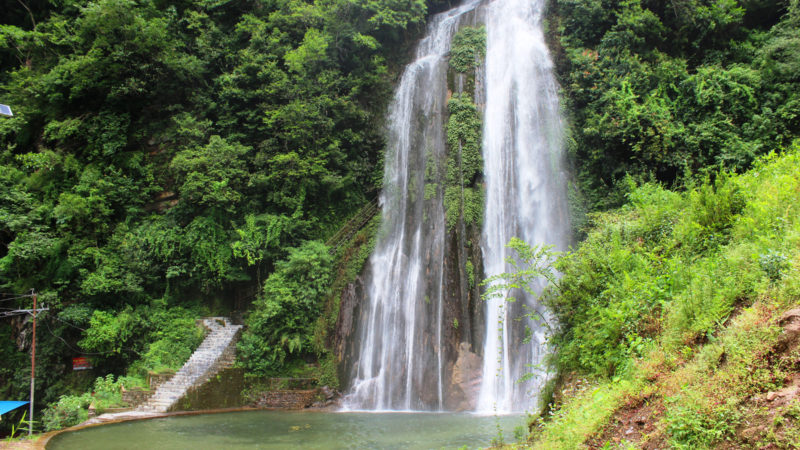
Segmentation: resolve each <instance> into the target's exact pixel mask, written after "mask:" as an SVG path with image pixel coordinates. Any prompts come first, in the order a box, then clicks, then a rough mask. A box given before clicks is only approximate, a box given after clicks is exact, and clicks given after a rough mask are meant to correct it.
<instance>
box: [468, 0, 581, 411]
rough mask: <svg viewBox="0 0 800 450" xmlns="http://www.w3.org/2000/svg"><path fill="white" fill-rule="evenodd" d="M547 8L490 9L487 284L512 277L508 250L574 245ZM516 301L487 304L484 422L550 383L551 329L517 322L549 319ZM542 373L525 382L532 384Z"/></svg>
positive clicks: (524, 405) (518, 406)
mask: <svg viewBox="0 0 800 450" xmlns="http://www.w3.org/2000/svg"><path fill="white" fill-rule="evenodd" d="M544 7H545V0H497V1H495V2H493V3H491V4H490V5H489V8H488V13H487V23H486V28H487V30H486V31H487V42H486V45H487V51H486V55H487V57H486V109H485V113H484V127H483V155H484V176H485V179H486V189H487V194H486V209H485V211H486V214H485V219H484V227H483V255H484V271H485V275H486V276H487V277H489V276H492V275H497V274H500V273H503V272H506V271H508V266H507V264H506V262H505V259H506V257H507V256H510V255H509V254H508V251H507V250H508V249H507V248H506V247H505V245H506V244H507V243H508V241H509V240H510V239H511V238H512V237H519V238H521V239H523V240H524V241H526V242H528V243H529V244H539V245H553V246H555V247H556V249H559V250H563V249H565V247H566V245H567V239H568V234H569V226H568V213H567V206H566V205H567V201H566V175H565V174H564V173H563V164H562V154H561V153H562V134H563V131H562V122H561V117H560V115H559V104H558V95H557V92H558V86H557V84H556V81H555V79H554V76H553V64H552V62H551V60H550V57H549V54H548V49H547V45H546V42H545V38H544V33H543V31H542V25H541V21H542V15H543V10H544ZM513 294H514V295H513V296H514V297H515V298H518V299H519V300H518V301H517V302H515V303H506V302H505V301H504V300H503V299H491V300H489V301H487V302H486V303H487V304H486V307H487V314H486V339H485V345H484V349H483V381H482V383H481V390H480V395H479V397H478V406H477V410H478V411H480V412H499V413H503V412H511V411H521V410H524V409H528V408H531V407H533V406H535V400H536V393H537V392H538V391H539V389H540V388H541V387H542V385H543V383H544V382H545V381H546V380H545V374H544V373H541V370H542V369H541V368H540V367H537V366H538V365H540V364H541V363H542V359H543V357H544V349H545V342H544V341H545V337H546V336H545V329H544V327H543V326H542V324H540V323H538V322H536V321H533V320H525V321H521V322H515V321H512V318H516V317H520V315H521V314H522V313H524V307H523V305H527V307H528V308H531V309H533V310H536V311H537V312H538V313H539V314H545V315H546V311H544V309H543V308H542V307H541V305H539V304H538V303H537V302H536V300H535V299H531V298H525V296H524V295H523V294H522V293H513ZM526 328H528V330H530V333H528V332H526ZM526 335H528V336H526ZM526 337H528V338H529V342H528V343H524V341H525V338H526ZM537 372H538V373H539V374H538V376H534V377H532V378H531V379H530V380H528V381H526V382H522V383H520V382H518V380H520V379H521V377H522V376H523V375H524V374H526V373H537Z"/></svg>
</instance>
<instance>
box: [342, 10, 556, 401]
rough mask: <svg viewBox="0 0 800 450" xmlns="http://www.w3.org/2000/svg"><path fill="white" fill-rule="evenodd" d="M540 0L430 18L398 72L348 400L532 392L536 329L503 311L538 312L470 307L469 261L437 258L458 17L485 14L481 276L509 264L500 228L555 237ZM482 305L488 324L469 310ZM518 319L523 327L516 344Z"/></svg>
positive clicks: (447, 248)
mask: <svg viewBox="0 0 800 450" xmlns="http://www.w3.org/2000/svg"><path fill="white" fill-rule="evenodd" d="M543 3H544V0H494V1H488V2H487V1H486V0H473V1H468V2H467V3H465V4H464V5H462V6H459V7H457V8H454V9H452V10H450V11H447V12H445V13H442V14H438V15H436V16H434V17H433V18H432V19H431V22H430V25H429V27H428V32H427V35H426V36H425V38H423V40H422V41H420V44H419V45H418V47H417V52H416V59H415V61H414V62H412V63H411V64H410V65H409V66H408V67H407V68H406V69H405V71H404V73H403V75H402V78H401V80H400V84H399V86H398V89H397V91H396V93H395V97H394V100H393V102H392V105H391V108H390V116H389V124H390V125H389V132H388V142H389V149H388V152H387V156H386V167H385V172H384V191H383V193H382V197H381V203H382V205H383V217H382V225H381V230H380V232H379V234H378V238H377V243H376V247H375V251H374V253H373V254H372V256H371V258H370V262H369V265H368V269H367V277H366V279H367V282H366V286H365V291H366V294H365V296H364V297H365V298H364V300H363V304H362V306H361V310H360V314H359V315H358V319H357V323H358V329H357V330H358V331H357V335H356V341H355V343H354V345H355V348H354V351H353V355H352V359H351V360H350V361H349V364H350V376H351V380H350V389H349V394H348V395H347V396H346V398H345V403H344V408H345V409H350V410H442V409H452V408H467V409H474V410H476V411H479V412H511V411H522V410H524V409H527V408H529V407H530V406H531V405H532V404H533V402H534V399H533V398H532V397H531V393H532V392H531V391H533V390H535V389H536V388H537V387H539V386H540V385H541V383H542V382H543V377H538V378H537V377H534V378H533V379H531V380H529V381H526V382H525V383H521V384H520V383H516V380H518V379H519V378H520V377H521V376H522V375H523V374H525V373H527V372H529V371H530V370H531V369H529V367H528V366H529V365H531V364H536V363H538V362H540V361H541V358H542V356H543V355H542V352H543V350H542V349H543V348H544V346H543V343H544V332H543V330H542V329H541V327H539V326H538V325H537V324H536V323H534V322H532V321H530V320H527V321H512V320H510V318H511V317H512V316H513V317H520V316H521V315H522V313H523V311H522V310H521V308H522V305H523V304H526V305H528V306H530V307H533V308H538V309H541V308H540V307H538V306H537V305H536V302H535V299H530V298H524V297H522V296H520V295H515V296H516V297H517V298H519V299H520V301H518V302H516V303H514V304H512V306H507V305H506V304H504V302H503V301H502V300H492V301H489V302H486V304H481V305H479V306H478V307H470V306H469V305H472V303H469V302H470V301H471V300H465V298H466V296H467V294H465V293H464V290H465V289H464V288H463V286H460V285H463V284H465V281H463V280H465V277H466V276H465V275H463V274H464V270H463V269H464V265H465V264H466V262H465V261H464V260H463V258H455V259H453V258H452V257H451V256H448V252H453V250H454V249H453V247H454V244H453V243H452V241H448V236H450V235H452V231H448V229H447V226H446V224H445V218H444V216H445V212H444V206H443V204H444V198H443V197H444V188H443V184H444V180H443V178H444V173H445V172H446V170H447V167H446V166H447V151H448V149H447V146H446V144H445V121H446V118H447V114H448V112H447V101H448V96H449V93H448V52H449V50H450V43H451V40H452V38H453V36H454V35H455V33H456V32H457V31H458V30H459V28H460V27H462V26H464V25H475V24H477V23H478V22H485V24H486V29H487V30H486V31H487V49H486V50H487V51H486V54H487V57H486V61H485V68H484V70H485V75H483V76H485V91H480V92H477V93H476V96H475V97H476V100H477V103H479V106H482V105H480V103H483V102H485V105H483V106H484V112H483V116H484V124H483V157H484V177H485V189H486V192H485V217H484V222H483V233H482V236H481V237H480V238H478V237H476V238H475V240H476V241H477V239H481V240H482V241H483V242H482V243H481V245H480V249H481V250H482V252H483V266H484V267H483V268H484V272H485V275H486V276H491V275H495V274H499V273H502V272H505V271H507V270H508V268H507V267H506V265H505V262H504V258H505V256H506V248H505V245H506V244H507V242H508V241H509V239H510V238H511V237H514V236H517V237H520V238H522V239H524V240H526V241H527V242H529V243H534V244H543V243H544V244H549V245H554V246H556V247H557V248H564V247H565V245H566V236H567V233H568V231H567V230H568V228H569V227H568V225H567V214H566V195H565V176H564V174H563V173H562V168H561V154H560V152H561V141H562V137H561V133H562V131H561V120H560V117H559V111H558V99H557V95H556V91H557V86H556V83H555V81H554V78H553V75H552V63H551V62H550V59H549V57H548V53H547V48H546V45H545V42H544V36H543V33H542V31H541V25H540V21H541V14H542V8H543ZM482 73H483V72H482ZM462 81H463V79H459V81H458V83H459V85H462V84H463V83H461V82H462ZM479 89H483V87H482V85H480V84H479ZM456 90H458V89H456ZM451 151H453V150H452V149H451ZM461 230H462V231H460V232H461V233H463V227H462V228H461ZM448 233H451V234H448ZM475 233H476V235H477V231H475ZM448 242H450V243H448ZM476 244H477V242H476ZM461 248H462V250H460V251H461V252H462V253H463V246H462V247H461ZM475 251H476V252H477V250H475ZM476 254H477V253H476ZM454 261H455V262H454ZM478 262H480V260H478ZM454 265H458V266H460V268H457V269H456V270H455V272H457V273H460V274H461V276H460V280H462V281H458V280H456V281H453V278H459V277H453V276H452V273H454V269H453V266H454ZM459 271H460V272H459ZM478 276H480V273H478ZM478 281H479V280H478ZM469 295H472V294H469ZM474 297H477V295H475V296H474ZM454 303H459V304H460V306H454ZM483 308H485V311H483V310H482V309H483ZM470 311H471V312H470ZM465 314H466V315H468V316H469V317H465ZM484 315H485V320H486V323H485V325H484V324H483V323H480V322H479V320H478V319H479V318H480V321H482V320H483V319H482V317H484ZM459 318H460V319H461V320H460V321H459V320H457V319H459ZM459 322H461V323H462V326H461V328H459ZM466 322H475V324H474V325H472V326H473V327H474V328H476V330H475V331H474V332H470V331H469V327H470V324H469V323H466ZM526 327H529V328H530V330H533V333H532V336H533V337H532V339H530V341H529V342H526V343H523V342H522V341H523V338H524V337H525V336H526V334H528V333H527V331H526ZM477 328H485V330H478V329H477ZM484 335H485V338H483V339H481V337H482V336H484ZM473 341H474V342H473ZM484 342H485V343H484ZM479 347H482V353H483V355H482V360H483V362H482V363H481V358H480V357H479V356H478V355H477V354H476V353H480V352H481V348H479ZM472 349H477V352H475V351H474V350H472ZM481 369H482V371H483V376H482V377H481V376H480V373H479V372H480V371H481ZM471 373H475V376H471V375H470V374H471ZM533 393H534V394H535V391H534V392H533ZM465 397H470V399H469V401H464V398H465ZM453 405H458V406H453Z"/></svg>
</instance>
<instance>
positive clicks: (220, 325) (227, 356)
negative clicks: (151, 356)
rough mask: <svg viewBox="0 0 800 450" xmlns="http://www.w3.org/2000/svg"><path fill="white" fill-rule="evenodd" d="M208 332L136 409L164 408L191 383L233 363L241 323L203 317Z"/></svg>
mask: <svg viewBox="0 0 800 450" xmlns="http://www.w3.org/2000/svg"><path fill="white" fill-rule="evenodd" d="M202 323H203V326H205V327H206V328H208V329H209V331H210V333H208V335H207V336H206V338H205V340H204V341H203V343H202V344H200V346H199V347H197V350H195V352H194V353H193V354H192V356H191V358H189V360H188V361H186V364H184V365H183V367H181V369H180V370H179V371H178V372H177V373H176V374H175V376H173V377H172V378H171V379H170V380H169V381H167V382H165V383H163V384H162V385H160V386H159V387H158V388H157V389H156V391H155V393H153V395H152V396H151V397H150V399H149V400H147V401H146V402H145V403H144V404H142V405H140V406H139V407H138V408H136V409H137V410H138V411H147V412H167V411H169V409H170V408H172V407H173V406H174V405H175V404H176V403H177V402H178V400H180V399H181V397H183V396H184V395H186V391H187V390H189V388H191V387H196V386H200V385H202V384H203V383H205V382H206V381H208V379H209V378H211V377H213V376H214V375H216V374H217V372H219V371H220V370H222V369H224V368H227V367H230V366H232V365H233V363H234V361H235V358H236V341H237V339H238V337H239V330H241V329H242V326H241V325H233V324H231V322H230V320H229V319H227V318H224V317H208V318H205V319H203V321H202Z"/></svg>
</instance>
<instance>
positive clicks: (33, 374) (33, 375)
mask: <svg viewBox="0 0 800 450" xmlns="http://www.w3.org/2000/svg"><path fill="white" fill-rule="evenodd" d="M31 294H32V295H33V313H32V314H33V341H32V342H31V404H30V414H29V416H28V436H29V437H30V436H31V435H33V388H34V386H35V383H36V291H34V290H33V289H31Z"/></svg>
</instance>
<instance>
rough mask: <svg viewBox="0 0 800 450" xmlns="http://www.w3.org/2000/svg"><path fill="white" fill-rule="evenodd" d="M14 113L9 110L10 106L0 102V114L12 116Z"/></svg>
mask: <svg viewBox="0 0 800 450" xmlns="http://www.w3.org/2000/svg"><path fill="white" fill-rule="evenodd" d="M13 115H14V114H13V113H12V112H11V107H10V106H8V105H3V104H0V116H8V117H12V116H13Z"/></svg>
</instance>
